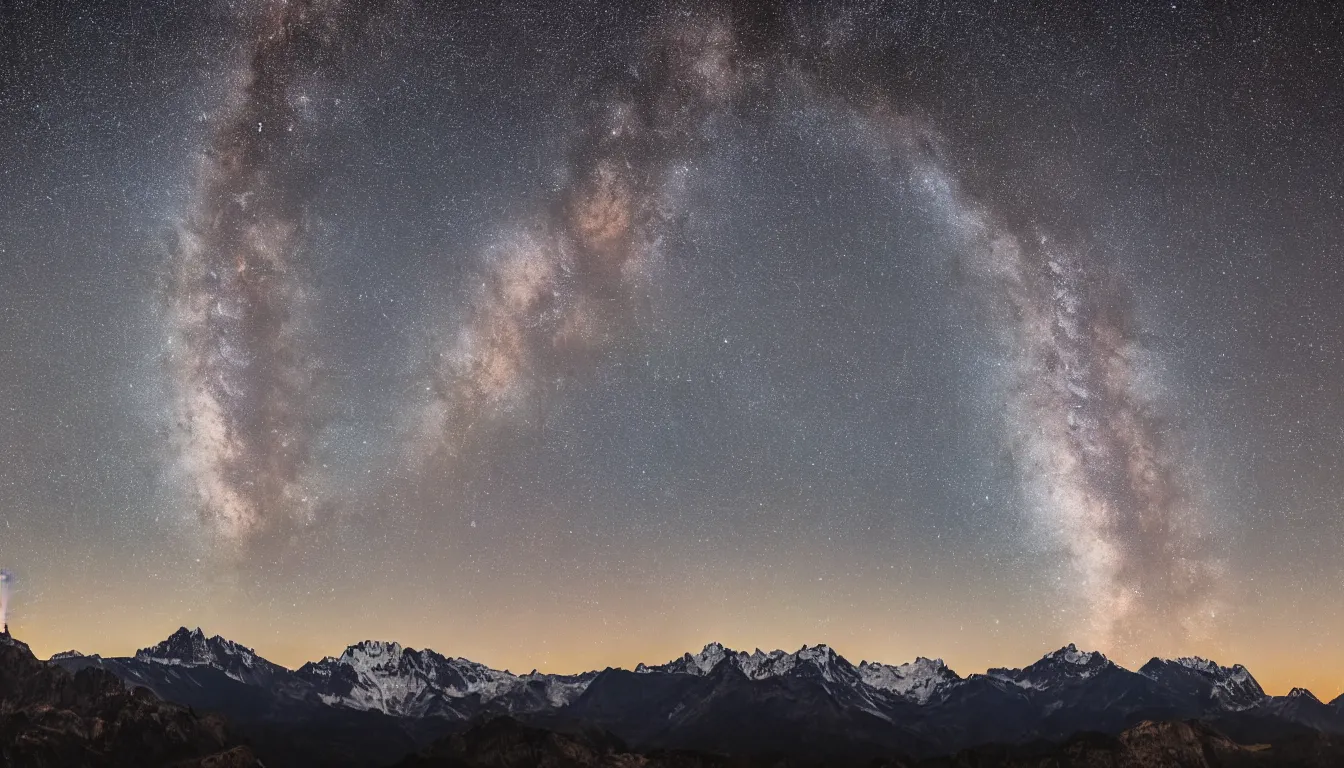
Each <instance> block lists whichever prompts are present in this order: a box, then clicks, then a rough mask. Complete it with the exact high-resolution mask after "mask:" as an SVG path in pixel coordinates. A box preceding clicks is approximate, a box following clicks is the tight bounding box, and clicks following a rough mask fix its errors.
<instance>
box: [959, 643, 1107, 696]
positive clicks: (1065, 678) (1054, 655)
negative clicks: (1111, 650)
mask: <svg viewBox="0 0 1344 768" xmlns="http://www.w3.org/2000/svg"><path fill="white" fill-rule="evenodd" d="M1111 667H1115V665H1114V664H1113V663H1111V661H1110V660H1109V659H1107V658H1106V657H1105V655H1103V654H1101V653H1100V652H1098V651H1080V650H1078V647H1077V646H1076V645H1074V644H1073V643H1069V644H1068V645H1066V646H1064V647H1063V648H1060V649H1059V650H1057V651H1051V652H1050V653H1047V654H1046V655H1044V656H1042V657H1041V659H1040V661H1037V662H1036V663H1035V664H1032V665H1030V666H1028V667H1026V668H1025V669H1004V668H1002V667H999V668H995V669H991V670H989V671H987V672H986V673H985V674H986V675H987V676H988V677H991V678H994V679H996V680H1001V681H1003V682H1006V683H1011V684H1013V685H1016V686H1018V687H1019V688H1027V689H1033V690H1041V691H1043V690H1047V689H1050V688H1056V687H1058V686H1059V685H1061V684H1066V683H1071V682H1076V681H1080V680H1087V679H1089V678H1091V677H1093V676H1094V675H1097V674H1098V673H1100V672H1101V671H1103V670H1105V669H1108V668H1111Z"/></svg>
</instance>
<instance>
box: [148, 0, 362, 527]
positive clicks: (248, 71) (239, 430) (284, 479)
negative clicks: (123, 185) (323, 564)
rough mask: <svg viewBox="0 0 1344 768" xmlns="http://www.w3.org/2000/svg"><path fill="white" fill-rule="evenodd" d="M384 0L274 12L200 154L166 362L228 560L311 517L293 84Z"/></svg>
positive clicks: (189, 461) (311, 425)
mask: <svg viewBox="0 0 1344 768" xmlns="http://www.w3.org/2000/svg"><path fill="white" fill-rule="evenodd" d="M376 10H377V4H375V3H363V4H361V3H344V2H337V1H336V0H300V1H299V2H265V3H262V4H259V6H258V7H257V18H256V20H255V22H254V24H255V29H254V31H253V35H254V36H255V37H254V40H253V42H252V43H251V47H250V50H249V51H248V52H247V60H246V65H245V66H244V67H243V69H242V70H241V71H240V72H239V73H238V74H237V75H236V76H235V78H234V82H233V85H232V88H231V90H230V92H229V93H228V94H227V98H226V103H225V104H224V105H222V106H221V108H220V111H219V114H218V115H216V116H215V118H214V121H215V123H216V127H215V129H214V135H213V137H212V139H211V141H210V146H209V147H208V148H207V149H206V151H205V154H204V156H203V157H202V158H201V160H200V168H199V172H198V174H199V175H198V183H197V189H196V192H195V198H194V200H193V201H192V204H191V208H190V210H189V212H188V213H187V216H186V220H185V221H184V222H183V224H182V226H181V229H180V231H179V235H178V244H177V247H176V249H175V251H174V253H173V283H172V287H171V289H170V290H171V294H170V300H171V310H172V311H171V317H172V320H173V323H174V330H175V340H174V341H175V344H174V347H173V350H172V354H171V356H170V364H171V365H172V367H173V370H174V373H175V377H176V383H177V388H178V393H177V428H178V429H177V438H178V442H179V455H180V459H181V462H182V464H183V465H184V467H185V469H186V470H187V473H188V475H189V477H190V482H191V486H192V489H193V490H194V492H195V501H196V503H197V505H198V507H199V514H200V517H201V519H202V521H203V523H204V524H205V525H206V527H207V528H208V529H209V530H210V531H211V532H213V533H214V534H217V536H218V538H219V540H221V541H222V543H223V545H224V548H225V550H227V551H233V552H238V551H242V550H244V549H245V548H246V547H247V546H249V545H250V543H252V542H254V541H255V540H257V539H258V538H260V537H265V536H269V535H275V534H276V533H277V532H283V531H285V530H286V529H288V528H290V527H292V526H295V525H303V524H305V523H307V522H310V520H311V515H312V514H313V510H314V508H315V506H316V499H314V498H313V497H312V493H313V491H312V490H311V489H310V488H309V487H308V481H309V478H307V477H306V471H307V469H308V464H309V460H310V453H311V442H312V440H313V435H314V430H315V429H316V426H317V425H316V420H317V416H316V413H315V411H314V409H313V407H312V396H313V392H312V390H313V387H314V384H315V381H314V379H315V371H316V361H315V360H314V359H313V355H312V353H311V350H310V348H309V347H310V338H309V337H310V335H311V333H312V329H311V328H310V327H309V325H310V323H309V319H308V317H307V315H306V311H307V307H308V305H309V304H310V301H311V296H310V291H311V289H310V280H309V279H308V277H307V273H308V265H307V264H305V263H304V259H303V253H302V251H303V247H304V244H305V242H304V234H305V231H304V218H305V204H306V203H307V201H308V197H309V195H310V194H311V189H312V186H313V175H314V169H313V163H314V158H310V157H304V156H303V151H302V148H303V142H302V139H303V137H304V134H305V128H306V126H305V117H306V115H305V114H304V107H305V106H306V105H305V103H304V100H303V97H302V95H301V94H300V93H299V92H298V89H297V88H296V84H297V83H299V82H302V81H303V79H304V78H306V77H309V76H311V73H313V72H314V71H316V72H321V71H322V70H323V69H324V68H330V65H331V64H332V63H333V62H334V63H336V64H339V63H340V59H341V58H342V56H343V55H345V49H346V48H348V47H349V46H351V45H352V44H353V42H354V41H355V40H357V39H358V37H359V35H360V33H361V30H362V28H363V26H364V25H365V24H366V23H367V22H368V19H369V18H370V17H371V16H372V15H373V14H374V13H375V12H376Z"/></svg>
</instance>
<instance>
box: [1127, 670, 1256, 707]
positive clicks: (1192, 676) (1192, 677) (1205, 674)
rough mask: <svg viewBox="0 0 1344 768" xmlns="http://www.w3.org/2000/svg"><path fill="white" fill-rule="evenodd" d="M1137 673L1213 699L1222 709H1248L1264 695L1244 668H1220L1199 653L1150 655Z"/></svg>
mask: <svg viewBox="0 0 1344 768" xmlns="http://www.w3.org/2000/svg"><path fill="white" fill-rule="evenodd" d="M1139 674H1140V675H1143V676H1144V677H1147V678H1148V679H1150V680H1154V681H1157V682H1159V683H1162V684H1164V685H1167V686H1171V687H1174V688H1176V689H1178V690H1183V691H1185V692H1187V693H1188V694H1192V695H1195V696H1198V697H1204V698H1211V699H1214V700H1215V701H1216V702H1217V703H1218V704H1219V706H1221V707H1222V708H1224V709H1230V710H1237V711H1239V710H1244V709H1249V708H1250V707H1253V706H1255V705H1256V704H1258V703H1260V702H1261V701H1263V700H1264V698H1265V692H1264V690H1263V689H1262V688H1261V687H1260V683H1258V682H1257V681H1256V679H1255V678H1254V677H1252V676H1251V673H1250V670H1248V669H1246V667H1243V666H1242V665H1240V664H1234V665H1232V666H1230V667H1224V666H1222V665H1220V664H1218V663H1217V662H1215V661H1212V660H1210V659H1206V658H1203V657H1200V656H1182V657H1180V658H1177V659H1170V660H1168V659H1160V658H1157V657H1154V658H1152V659H1151V660H1149V661H1148V663H1147V664H1144V665H1143V666H1142V667H1141V668H1139Z"/></svg>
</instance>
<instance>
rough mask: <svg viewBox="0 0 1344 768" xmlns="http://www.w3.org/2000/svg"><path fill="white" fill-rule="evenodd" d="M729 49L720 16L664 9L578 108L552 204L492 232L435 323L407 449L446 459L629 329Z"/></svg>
mask: <svg viewBox="0 0 1344 768" xmlns="http://www.w3.org/2000/svg"><path fill="white" fill-rule="evenodd" d="M735 49H736V41H735V40H734V37H733V31H732V28H731V26H730V25H729V24H728V23H727V22H725V21H724V20H722V19H720V18H717V17H713V16H701V15H697V14H690V13H680V14H674V15H673V16H672V18H671V19H669V20H668V21H667V23H666V25H665V26H663V27H662V28H661V29H660V31H659V33H657V34H656V35H654V37H653V39H652V40H650V43H649V46H648V51H647V55H646V59H645V60H644V61H641V62H638V63H637V64H635V65H634V66H633V67H632V68H631V72H632V73H633V74H632V76H631V77H627V78H625V81H624V82H615V83H611V84H609V85H607V86H606V87H605V92H604V93H602V94H600V95H599V96H598V98H597V99H596V100H595V103H593V104H591V105H589V107H588V110H587V111H589V112H591V114H589V115H587V116H586V117H585V118H584V120H583V122H584V123H585V125H586V127H585V130H584V132H583V134H582V135H581V136H580V137H579V138H578V140H577V141H576V142H575V145H574V147H573V148H572V150H571V158H570V163H569V166H568V167H567V168H566V169H565V172H564V177H565V178H564V184H563V188H562V189H561V190H560V192H559V194H558V195H557V196H556V197H555V199H554V201H553V203H552V205H551V207H550V208H549V209H548V210H547V211H545V212H544V213H543V214H542V215H540V216H539V217H538V218H537V219H536V220H535V221H532V222H527V223H522V224H520V226H519V227H518V229H517V231H515V232H512V233H509V234H506V235H504V236H502V237H501V238H500V239H499V241H498V242H497V243H496V244H495V246H494V247H493V248H492V249H491V250H490V252H489V253H487V255H486V256H485V258H484V259H483V262H484V263H483V266H482V270H481V273H480V276H479V278H478V280H479V289H478V290H476V291H475V292H474V294H473V295H472V297H471V299H470V300H469V302H468V306H467V308H466V309H465V310H464V311H459V312H457V313H455V315H456V317H455V318H454V319H453V320H452V321H451V322H450V323H449V324H448V327H447V329H446V330H444V331H442V332H441V333H440V345H441V348H440V349H438V350H436V351H435V352H436V355H435V358H436V360H435V363H434V364H433V366H432V371H431V385H430V387H429V389H430V392H431V394H432V396H433V397H432V399H431V401H430V403H429V404H428V406H427V408H426V410H425V413H424V415H423V416H422V419H421V423H420V424H418V425H417V430H418V432H419V438H418V439H417V440H416V441H415V446H416V450H417V452H419V453H422V454H426V455H429V456H437V457H439V458H441V459H443V458H447V459H451V458H452V457H453V456H455V455H456V454H457V453H458V451H460V450H461V447H462V445H463V443H464V441H466V440H468V439H469V438H470V436H471V433H472V431H473V430H475V429H478V428H481V429H484V430H489V429H490V426H489V425H490V423H491V422H492V421H494V420H495V419H497V418H498V417H501V416H505V415H509V414H513V415H519V414H524V415H529V411H528V409H529V408H535V407H536V406H537V404H538V402H539V400H540V401H544V399H545V397H546V396H547V395H548V394H549V392H550V391H551V390H552V388H554V387H557V386H559V385H561V384H562V383H563V380H564V377H566V376H572V375H574V373H575V371H576V370H578V369H581V368H582V367H584V366H585V365H591V360H592V359H593V358H594V357H595V356H597V355H600V354H601V353H602V351H603V350H605V349H607V348H609V347H611V346H612V345H616V344H619V343H621V342H622V341H623V340H624V339H626V338H628V337H629V336H632V335H634V330H633V328H632V327H631V323H632V322H633V315H632V312H633V309H634V303H635V301H636V299H637V295H638V289H639V286H640V284H641V282H642V281H644V280H646V279H647V277H648V274H649V273H650V272H651V271H653V270H655V269H656V266H657V265H656V261H657V259H658V256H659V250H660V246H661V244H662V239H663V237H664V236H665V235H666V232H667V229H668V227H669V226H671V225H674V224H675V221H676V219H677V217H678V216H679V215H680V213H681V209H682V204H683V203H682V200H681V199H680V198H681V195H680V194H679V192H680V191H681V189H682V187H683V186H684V184H685V179H686V176H687V174H688V173H689V172H690V171H689V168H688V166H687V165H686V162H687V161H689V160H691V159H692V157H693V156H694V153H695V152H696V150H697V148H698V147H699V146H701V145H702V144H703V143H704V138H703V136H702V134H701V131H702V129H703V128H704V124H705V121H706V119H707V118H708V117H709V116H710V115H712V114H713V112H714V111H715V110H716V109H720V108H722V107H724V106H726V105H728V104H730V103H731V102H732V99H733V98H734V95H735V91H736V90H737V89H738V88H739V83H738V80H739V78H740V73H739V71H738V66H739V63H738V62H737V61H736V59H735V55H734V54H735Z"/></svg>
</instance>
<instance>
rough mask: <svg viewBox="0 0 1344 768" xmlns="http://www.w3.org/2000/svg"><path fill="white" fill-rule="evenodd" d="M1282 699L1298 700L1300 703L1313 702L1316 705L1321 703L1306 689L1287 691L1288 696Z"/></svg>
mask: <svg viewBox="0 0 1344 768" xmlns="http://www.w3.org/2000/svg"><path fill="white" fill-rule="evenodd" d="M1284 698H1287V699H1298V700H1302V701H1314V702H1316V703H1317V704H1320V703H1321V700H1320V699H1318V698H1316V694H1314V693H1312V692H1311V691H1309V690H1307V689H1306V688H1294V689H1293V690H1291V691H1289V692H1288V695H1287V696H1285V697H1284Z"/></svg>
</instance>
